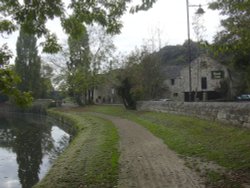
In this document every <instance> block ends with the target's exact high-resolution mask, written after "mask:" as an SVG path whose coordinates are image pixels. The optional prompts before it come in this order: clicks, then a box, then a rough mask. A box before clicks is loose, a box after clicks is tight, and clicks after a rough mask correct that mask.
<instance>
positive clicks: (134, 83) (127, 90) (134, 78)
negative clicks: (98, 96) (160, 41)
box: [118, 48, 165, 109]
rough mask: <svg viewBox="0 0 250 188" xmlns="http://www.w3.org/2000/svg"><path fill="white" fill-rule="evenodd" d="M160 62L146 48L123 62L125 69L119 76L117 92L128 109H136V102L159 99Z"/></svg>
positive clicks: (160, 92) (160, 88)
mask: <svg viewBox="0 0 250 188" xmlns="http://www.w3.org/2000/svg"><path fill="white" fill-rule="evenodd" d="M160 66H161V62H160V60H159V58H158V56H157V55H156V54H155V53H153V54H150V53H149V52H148V50H147V48H143V49H142V50H141V51H140V50H137V51H135V52H133V53H131V54H130V55H129V57H127V59H126V60H125V67H124V69H123V70H122V72H121V74H120V75H119V80H120V85H119V86H118V91H119V94H120V96H121V97H122V99H123V103H124V105H125V107H126V108H128V109H135V108H136V101H137V100H149V99H155V98H159V97H160V96H161V94H162V92H163V91H164V89H165V88H164V87H163V81H164V79H163V75H162V73H161V70H160Z"/></svg>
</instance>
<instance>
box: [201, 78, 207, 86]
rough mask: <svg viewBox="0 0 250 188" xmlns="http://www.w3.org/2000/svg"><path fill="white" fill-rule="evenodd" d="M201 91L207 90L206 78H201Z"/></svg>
mask: <svg viewBox="0 0 250 188" xmlns="http://www.w3.org/2000/svg"><path fill="white" fill-rule="evenodd" d="M201 89H207V77H202V78H201Z"/></svg>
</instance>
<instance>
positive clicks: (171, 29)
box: [115, 0, 220, 51]
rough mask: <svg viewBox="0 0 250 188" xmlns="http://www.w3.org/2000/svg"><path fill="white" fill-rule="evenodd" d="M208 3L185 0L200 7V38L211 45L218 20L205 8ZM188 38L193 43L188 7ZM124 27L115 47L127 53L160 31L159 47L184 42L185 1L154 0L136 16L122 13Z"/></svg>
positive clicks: (155, 36) (191, 16) (193, 11)
mask: <svg viewBox="0 0 250 188" xmlns="http://www.w3.org/2000/svg"><path fill="white" fill-rule="evenodd" d="M208 2H209V1H208V0H189V4H190V5H199V4H201V5H203V6H202V8H203V9H204V10H205V14H204V15H203V17H204V18H203V19H204V27H205V28H206V32H205V33H204V39H205V40H208V41H209V42H212V39H213V36H214V35H215V33H216V32H217V31H218V30H219V25H220V18H219V14H218V12H217V11H212V10H208V9H207V3H208ZM189 10H190V31H191V39H193V40H196V37H195V34H194V32H193V27H192V22H193V17H194V15H195V12H196V10H197V8H196V7H190V8H189ZM122 20H123V24H124V27H123V29H122V33H121V34H120V35H118V36H117V37H115V44H116V45H117V47H118V49H119V50H121V51H131V50H132V49H134V47H135V46H138V47H139V46H141V44H142V43H143V41H145V40H148V39H151V38H152V37H154V38H155V39H157V38H158V37H157V30H158V31H160V38H161V41H162V42H161V43H162V46H164V45H165V44H168V45H175V44H183V42H184V41H185V40H187V13H186V1H185V0H158V1H157V2H156V3H155V4H154V6H153V8H152V9H150V10H148V11H146V12H139V13H136V14H133V15H131V14H126V15H124V16H123V18H122Z"/></svg>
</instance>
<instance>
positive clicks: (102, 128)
mask: <svg viewBox="0 0 250 188" xmlns="http://www.w3.org/2000/svg"><path fill="white" fill-rule="evenodd" d="M50 114H52V115H53V116H56V117H57V118H58V117H60V119H61V120H63V121H67V122H70V124H72V125H73V126H75V128H76V129H77V135H76V136H75V138H74V139H73V140H72V142H71V143H70V145H69V146H68V147H67V148H66V149H65V151H64V152H63V153H62V154H61V155H60V156H59V157H58V159H57V160H56V161H55V162H54V164H53V166H52V167H51V169H50V171H49V172H48V174H47V175H46V176H45V177H44V178H43V179H42V180H41V181H40V182H39V183H38V184H37V185H35V186H34V187H35V188H40V187H42V188H54V187H57V188H59V187H65V188H66V187H76V188H77V187H104V188H105V187H116V186H117V183H118V170H119V167H118V159H119V152H118V140H119V138H118V133H117V131H116V128H115V127H114V125H113V124H112V123H111V122H110V121H107V120H104V119H101V118H97V117H94V116H91V115H89V114H88V115H85V114H84V113H74V112H68V113H65V112H58V111H50Z"/></svg>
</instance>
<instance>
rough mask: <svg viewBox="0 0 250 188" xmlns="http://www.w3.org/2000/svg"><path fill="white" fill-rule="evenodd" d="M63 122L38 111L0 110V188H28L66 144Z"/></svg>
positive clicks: (47, 168) (36, 180)
mask: <svg viewBox="0 0 250 188" xmlns="http://www.w3.org/2000/svg"><path fill="white" fill-rule="evenodd" d="M66 127H67V126H65V125H60V123H58V122H57V121H55V120H53V119H51V118H48V117H45V116H38V115H23V114H22V115H20V114H19V115H18V114H8V115H6V114H5V115H3V114H0V188H30V187H32V186H33V185H35V184H36V183H37V182H38V181H39V180H41V179H42V178H43V177H44V176H45V174H46V173H47V172H48V170H49V168H50V167H51V165H52V164H53V161H54V159H55V158H56V157H57V156H58V155H59V154H60V153H61V152H62V151H63V149H64V148H65V147H66V146H67V145H68V143H69V141H70V139H71V135H70V133H68V130H66V129H67V128H66Z"/></svg>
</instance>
